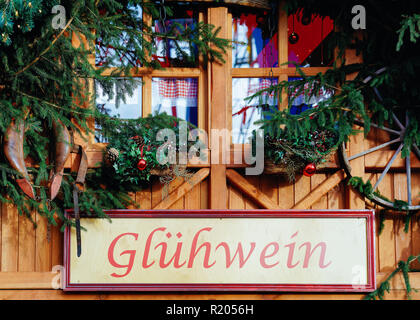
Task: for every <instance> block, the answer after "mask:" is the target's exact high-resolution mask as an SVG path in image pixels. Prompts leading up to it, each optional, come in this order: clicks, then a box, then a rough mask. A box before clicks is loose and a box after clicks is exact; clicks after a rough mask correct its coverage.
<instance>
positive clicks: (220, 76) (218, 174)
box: [208, 7, 231, 209]
mask: <svg viewBox="0 0 420 320" xmlns="http://www.w3.org/2000/svg"><path fill="white" fill-rule="evenodd" d="M208 14H209V23H210V24H212V25H214V26H215V27H216V28H220V32H219V37H222V38H227V37H228V34H229V31H228V29H229V27H230V25H231V21H228V10H227V8H223V7H217V8H209V10H208ZM225 58H227V57H226V56H225ZM230 69H231V66H230V65H229V66H228V65H226V64H217V63H212V64H211V69H210V70H211V79H210V81H211V88H210V109H211V111H210V129H211V130H213V129H216V130H223V129H226V128H227V120H226V119H227V115H226V112H227V111H226V110H227V108H228V105H229V101H228V97H229V92H228V87H229V84H228V82H229V81H231V78H230V77H228V75H229V72H230V71H229V70H230ZM210 138H212V137H210ZM210 145H211V146H212V150H211V151H212V155H213V154H214V153H215V152H216V153H217V154H218V152H225V151H226V150H224V148H225V146H222V147H221V148H219V150H216V149H215V145H216V144H215V141H213V139H210ZM217 145H219V144H217ZM227 202H228V199H227V185H226V165H225V164H219V161H217V163H212V164H211V177H210V208H211V209H226V208H227Z"/></svg>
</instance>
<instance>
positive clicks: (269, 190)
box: [260, 176, 279, 206]
mask: <svg viewBox="0 0 420 320" xmlns="http://www.w3.org/2000/svg"><path fill="white" fill-rule="evenodd" d="M260 189H261V191H262V192H263V193H264V194H265V195H266V196H267V198H269V199H270V200H271V201H273V203H275V204H277V206H279V188H278V181H277V179H273V177H270V176H261V177H260Z"/></svg>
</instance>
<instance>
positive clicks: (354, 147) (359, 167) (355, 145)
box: [345, 33, 365, 209]
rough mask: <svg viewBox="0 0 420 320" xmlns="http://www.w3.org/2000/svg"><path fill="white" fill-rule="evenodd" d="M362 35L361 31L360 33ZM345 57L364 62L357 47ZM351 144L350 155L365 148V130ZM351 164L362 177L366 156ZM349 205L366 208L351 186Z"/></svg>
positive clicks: (351, 137)
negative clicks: (358, 53)
mask: <svg viewBox="0 0 420 320" xmlns="http://www.w3.org/2000/svg"><path fill="white" fill-rule="evenodd" d="M358 36H361V33H359V34H358ZM345 58H346V63H347V64H353V63H361V62H363V59H362V56H360V55H357V51H356V50H355V49H351V50H350V49H347V50H346V52H345ZM356 76H357V74H356V73H353V74H350V75H348V76H347V77H346V79H347V80H353V79H354V78H355V77H356ZM355 129H356V130H362V129H363V128H362V127H360V126H355ZM348 145H349V155H350V156H352V155H355V154H358V153H360V152H362V151H363V149H364V134H363V132H361V133H358V134H356V135H351V136H350V141H349V143H348ZM350 165H351V168H352V172H351V173H352V175H353V176H355V177H362V178H363V176H364V174H365V161H364V157H359V158H356V159H354V160H352V161H350ZM347 190H348V193H347V196H348V206H349V209H364V208H365V201H364V198H363V197H362V196H361V195H360V194H359V193H358V192H357V191H355V190H353V188H351V187H349V188H348V189H347Z"/></svg>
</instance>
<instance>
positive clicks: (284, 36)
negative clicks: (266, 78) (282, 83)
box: [277, 1, 289, 77]
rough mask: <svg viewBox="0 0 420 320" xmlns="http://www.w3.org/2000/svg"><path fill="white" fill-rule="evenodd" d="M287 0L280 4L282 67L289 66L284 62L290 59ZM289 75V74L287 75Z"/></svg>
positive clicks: (280, 65)
mask: <svg viewBox="0 0 420 320" xmlns="http://www.w3.org/2000/svg"><path fill="white" fill-rule="evenodd" d="M285 5H286V1H282V2H281V4H280V5H279V13H278V16H279V20H278V28H277V29H278V51H279V67H280V68H282V69H286V68H288V66H287V65H283V64H284V63H286V62H288V61H289V40H288V38H289V34H288V27H287V12H286V10H285V9H284V6H285ZM286 77H287V76H286Z"/></svg>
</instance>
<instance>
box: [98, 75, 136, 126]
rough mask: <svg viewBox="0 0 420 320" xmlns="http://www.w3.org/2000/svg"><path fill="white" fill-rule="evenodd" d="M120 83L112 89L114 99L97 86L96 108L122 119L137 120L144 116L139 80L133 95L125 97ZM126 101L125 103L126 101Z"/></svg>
mask: <svg viewBox="0 0 420 320" xmlns="http://www.w3.org/2000/svg"><path fill="white" fill-rule="evenodd" d="M120 87H121V86H120V85H119V84H118V82H117V83H116V84H114V86H113V87H112V98H110V95H109V94H108V93H106V92H104V91H103V89H102V88H101V87H100V86H99V85H96V107H97V108H98V109H99V110H100V111H101V112H102V113H105V114H108V115H110V116H113V117H120V118H121V119H137V118H140V117H141V114H142V85H141V80H138V83H137V86H136V87H135V89H134V90H133V94H132V95H130V94H127V95H126V96H125V97H124V95H123V93H122V92H121V89H120ZM124 100H125V101H124Z"/></svg>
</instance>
